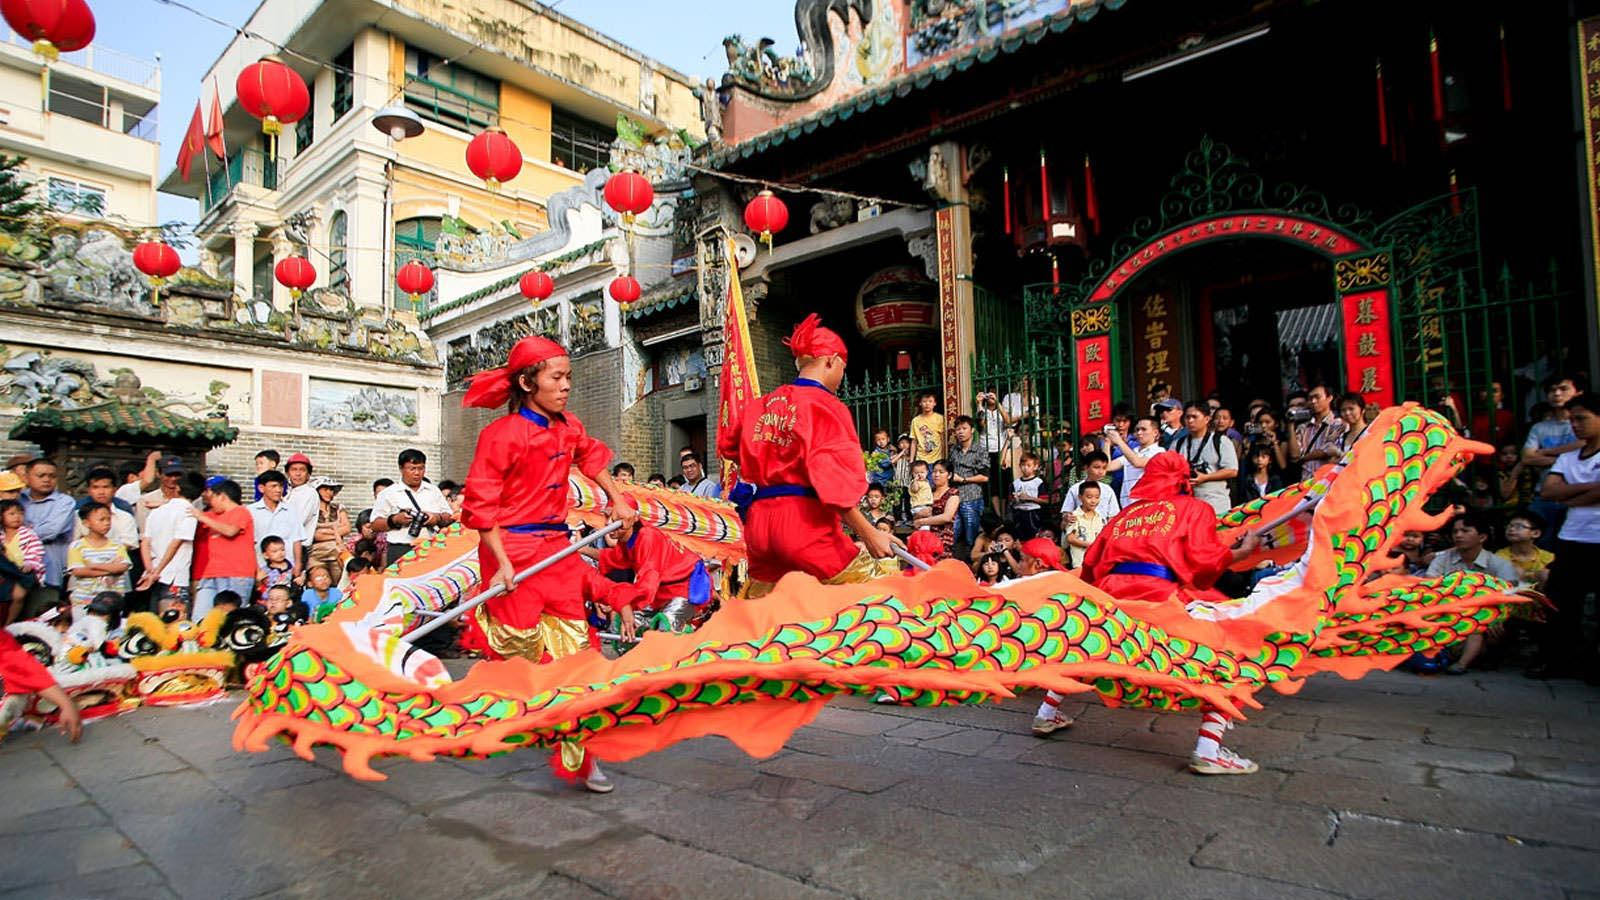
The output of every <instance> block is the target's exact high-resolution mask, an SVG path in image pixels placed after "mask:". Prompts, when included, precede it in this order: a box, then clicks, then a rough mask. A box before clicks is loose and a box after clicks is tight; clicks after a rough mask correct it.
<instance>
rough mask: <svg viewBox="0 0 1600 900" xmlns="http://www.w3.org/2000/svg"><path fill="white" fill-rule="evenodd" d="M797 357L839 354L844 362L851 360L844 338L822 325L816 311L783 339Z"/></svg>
mask: <svg viewBox="0 0 1600 900" xmlns="http://www.w3.org/2000/svg"><path fill="white" fill-rule="evenodd" d="M783 343H784V345H785V346H787V347H788V348H789V351H790V352H791V353H793V354H794V356H795V359H799V358H801V357H803V356H812V357H823V356H834V355H837V356H838V357H839V359H840V361H842V362H849V356H850V351H849V350H848V349H847V348H846V347H845V345H844V338H841V337H839V335H838V333H837V332H835V331H833V330H832V329H828V328H823V327H822V317H821V316H819V315H817V314H816V313H812V314H811V315H809V316H806V318H805V321H803V322H801V323H800V324H799V325H796V326H795V327H794V333H793V334H791V335H789V336H788V337H787V338H785V339H784V341H783Z"/></svg>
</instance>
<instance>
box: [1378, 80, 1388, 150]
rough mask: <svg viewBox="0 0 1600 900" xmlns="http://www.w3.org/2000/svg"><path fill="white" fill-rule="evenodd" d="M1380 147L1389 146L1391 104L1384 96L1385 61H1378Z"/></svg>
mask: <svg viewBox="0 0 1600 900" xmlns="http://www.w3.org/2000/svg"><path fill="white" fill-rule="evenodd" d="M1377 80H1378V146H1380V147H1387V146H1389V104H1388V100H1387V99H1386V98H1385V97H1384V96H1383V61H1382V60H1379V61H1378V67H1377Z"/></svg>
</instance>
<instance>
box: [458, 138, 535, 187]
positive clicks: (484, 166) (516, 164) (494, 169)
mask: <svg viewBox="0 0 1600 900" xmlns="http://www.w3.org/2000/svg"><path fill="white" fill-rule="evenodd" d="M467 168H469V169H471V170H472V174H474V175H476V176H478V177H479V178H482V179H483V180H484V182H485V184H487V185H488V188H489V190H491V191H497V190H499V189H500V185H502V184H505V183H506V182H508V181H510V180H511V179H513V178H515V177H517V173H518V172H521V171H522V150H521V149H519V148H518V147H517V143H516V141H513V140H512V139H511V137H510V136H509V135H507V134H506V133H505V131H504V130H502V129H501V128H499V127H498V126H496V127H493V128H485V129H484V130H483V131H480V132H478V135H477V137H474V138H473V139H472V142H471V143H469V144H467Z"/></svg>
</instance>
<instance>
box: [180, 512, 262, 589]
mask: <svg viewBox="0 0 1600 900" xmlns="http://www.w3.org/2000/svg"><path fill="white" fill-rule="evenodd" d="M209 515H210V516H211V518H213V519H216V520H218V521H220V522H223V523H226V524H228V525H232V526H233V527H235V528H237V529H239V533H238V534H236V535H234V536H233V537H224V536H223V534H222V532H220V531H215V530H213V529H211V528H208V527H206V525H205V523H203V522H202V523H199V524H198V525H196V527H195V532H194V577H196V578H251V579H253V578H255V577H256V525H255V520H254V519H252V518H250V510H248V509H246V508H245V507H243V506H237V505H236V506H234V507H233V509H230V510H228V511H227V512H225V513H218V512H212V513H210V514H209Z"/></svg>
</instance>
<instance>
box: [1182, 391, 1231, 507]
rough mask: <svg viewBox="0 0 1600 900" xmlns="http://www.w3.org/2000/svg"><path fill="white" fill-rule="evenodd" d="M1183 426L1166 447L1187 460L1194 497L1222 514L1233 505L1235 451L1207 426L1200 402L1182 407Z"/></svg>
mask: <svg viewBox="0 0 1600 900" xmlns="http://www.w3.org/2000/svg"><path fill="white" fill-rule="evenodd" d="M1183 425H1184V428H1185V429H1186V430H1185V431H1184V432H1183V433H1182V434H1180V435H1178V439H1177V440H1175V441H1173V442H1172V444H1171V445H1170V446H1169V447H1168V449H1169V450H1171V451H1172V452H1174V453H1177V454H1178V455H1180V456H1182V457H1183V458H1184V459H1187V460H1188V461H1189V471H1190V472H1192V473H1194V474H1193V479H1192V480H1191V481H1190V485H1191V487H1192V488H1193V490H1194V498H1195V499H1196V500H1200V501H1203V502H1205V503H1207V504H1209V505H1210V506H1211V508H1212V509H1214V510H1216V511H1217V515H1219V516H1220V515H1222V514H1223V513H1225V512H1227V511H1228V510H1229V508H1231V507H1232V506H1233V494H1232V491H1231V485H1232V484H1233V479H1234V478H1236V477H1238V475H1239V451H1238V450H1237V449H1236V448H1235V447H1234V446H1233V441H1232V440H1230V439H1229V438H1228V437H1227V436H1226V435H1222V434H1218V433H1216V432H1214V431H1212V430H1211V409H1210V407H1207V406H1206V405H1205V404H1202V403H1190V404H1188V405H1186V406H1184V408H1183Z"/></svg>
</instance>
